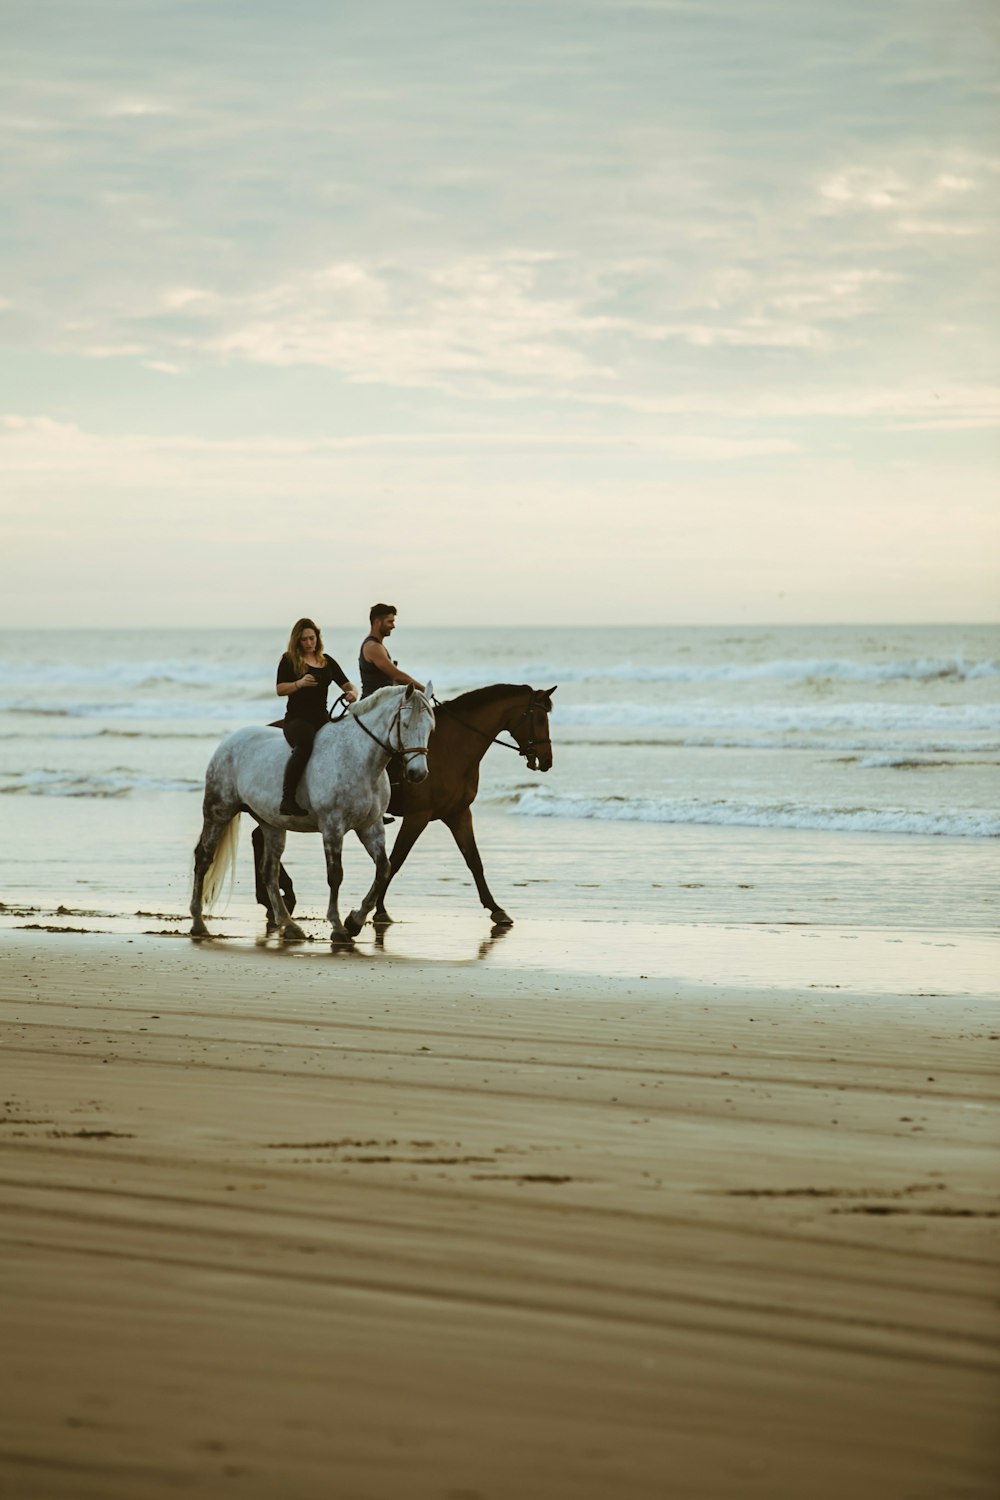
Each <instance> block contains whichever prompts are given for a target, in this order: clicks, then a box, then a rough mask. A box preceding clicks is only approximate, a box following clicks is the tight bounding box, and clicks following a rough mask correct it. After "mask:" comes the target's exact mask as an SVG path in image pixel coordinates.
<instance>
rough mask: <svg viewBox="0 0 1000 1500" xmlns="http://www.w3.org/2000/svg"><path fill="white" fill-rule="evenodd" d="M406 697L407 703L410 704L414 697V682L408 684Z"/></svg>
mask: <svg viewBox="0 0 1000 1500" xmlns="http://www.w3.org/2000/svg"><path fill="white" fill-rule="evenodd" d="M404 696H405V698H406V701H407V703H409V701H410V699H411V698H412V697H413V683H412V682H408V683H407V684H406V693H405V694H404Z"/></svg>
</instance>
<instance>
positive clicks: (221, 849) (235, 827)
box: [201, 813, 240, 911]
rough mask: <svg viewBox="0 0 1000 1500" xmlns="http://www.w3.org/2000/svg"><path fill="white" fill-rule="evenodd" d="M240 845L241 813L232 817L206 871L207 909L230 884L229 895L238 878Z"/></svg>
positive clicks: (204, 894) (204, 892)
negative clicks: (237, 857) (237, 864)
mask: <svg viewBox="0 0 1000 1500" xmlns="http://www.w3.org/2000/svg"><path fill="white" fill-rule="evenodd" d="M239 846H240V815H239V813H237V814H236V816H235V817H234V818H230V820H229V823H228V824H227V826H226V831H225V833H224V834H223V835H222V837H221V839H220V840H219V845H218V848H217V849H216V851H215V855H214V858H213V859H212V863H211V864H210V865H209V867H208V869H207V870H206V871H205V883H204V885H203V886H202V892H201V899H202V902H203V904H204V906H205V909H206V910H207V911H211V909H212V907H213V906H214V905H215V903H216V901H217V900H218V898H219V896H220V895H221V893H222V888H223V886H228V890H227V892H226V894H227V897H228V895H229V894H230V893H231V891H232V889H233V882H234V880H235V879H236V851H237V849H238V848H239Z"/></svg>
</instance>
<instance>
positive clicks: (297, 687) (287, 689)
mask: <svg viewBox="0 0 1000 1500" xmlns="http://www.w3.org/2000/svg"><path fill="white" fill-rule="evenodd" d="M315 686H316V679H315V677H314V676H313V674H312V673H311V672H306V673H305V675H304V676H302V677H298V678H297V677H296V676H295V668H294V667H293V666H292V663H291V659H290V657H289V656H288V655H287V653H286V654H285V655H284V656H283V657H282V658H281V660H280V661H279V663H278V674H277V681H276V682H275V685H274V691H275V692H276V693H277V695H278V697H279V698H289V697H291V695H292V693H298V692H300V691H301V689H302V688H309V687H315Z"/></svg>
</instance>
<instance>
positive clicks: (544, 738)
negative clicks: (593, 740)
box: [433, 693, 552, 760]
mask: <svg viewBox="0 0 1000 1500" xmlns="http://www.w3.org/2000/svg"><path fill="white" fill-rule="evenodd" d="M433 703H434V707H435V708H437V709H440V710H441V711H442V712H444V713H447V714H450V715H451V717H452V718H453V719H454V721H455V723H456V724H461V726H462V728H463V729H468V730H470V731H471V732H472V733H473V734H478V735H480V736H481V737H482V738H483V739H484V740H488V741H489V743H490V744H491V745H502V746H503V748H504V750H516V751H517V753H518V755H523V756H524V758H525V760H530V759H531V758H532V757H533V756H534V758H535V759H536V760H537V758H538V757H537V754H536V747H537V746H538V745H551V744H552V741H551V739H550V738H549V736H548V735H539V736H537V737H536V735H535V733H534V728H535V715H536V713H539V712H542V713H547V712H548V710H547V709H546V707H545V704H544V701H543V699H542V697H541V696H540V695H539V694H537V693H532V695H531V698H530V699H529V701H528V706H527V708H526V709H525V710H524V712H523V713H521V714H518V716H517V718H516V719H515V720H514V721H513V724H508V725H506V726H505V728H506V729H507V732H508V733H509V734H514V727H513V725H514V724H520V722H521V720H522V719H527V720H528V738H527V739H526V740H525V742H524V744H523V745H522V744H520V743H518V740H517V736H516V735H515V736H514V743H513V744H511V743H510V741H509V740H502V739H501V738H500V735H499V734H487V732H486V730H485V729H480V728H479V725H478V724H467V723H466V721H465V720H464V719H460V718H459V716H458V714H457V713H455V711H454V709H453V708H452V706H451V704H450V703H442V702H441V701H440V700H439V699H438V697H437V695H435V696H434V698H433ZM500 733H501V734H502V733H503V731H502V730H501V731H500Z"/></svg>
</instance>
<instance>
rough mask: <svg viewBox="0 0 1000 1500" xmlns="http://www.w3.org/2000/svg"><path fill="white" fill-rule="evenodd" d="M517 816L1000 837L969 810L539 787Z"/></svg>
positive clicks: (989, 820)
mask: <svg viewBox="0 0 1000 1500" xmlns="http://www.w3.org/2000/svg"><path fill="white" fill-rule="evenodd" d="M511 811H512V812H513V813H515V814H517V815H518V816H520V817H522V818H597V819H606V820H609V821H613V822H622V823H700V824H707V825H715V826H722V827H732V828H810V829H826V830H829V831H831V832H833V831H836V832H841V833H894V834H919V835H923V836H924V837H948V838H971V839H989V838H1000V818H996V817H990V816H987V815H986V814H982V813H968V812H937V813H928V812H915V811H912V810H910V809H906V808H871V807H828V808H824V807H808V806H805V805H803V804H795V803H789V802H780V803H769V804H765V803H749V802H736V801H729V800H719V801H714V802H696V801H692V800H686V799H684V798H678V797H586V796H574V795H572V794H561V795H560V794H552V793H549V792H545V791H541V790H531V791H521V792H519V793H517V794H516V796H515V799H514V802H513V806H512V807H511Z"/></svg>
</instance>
